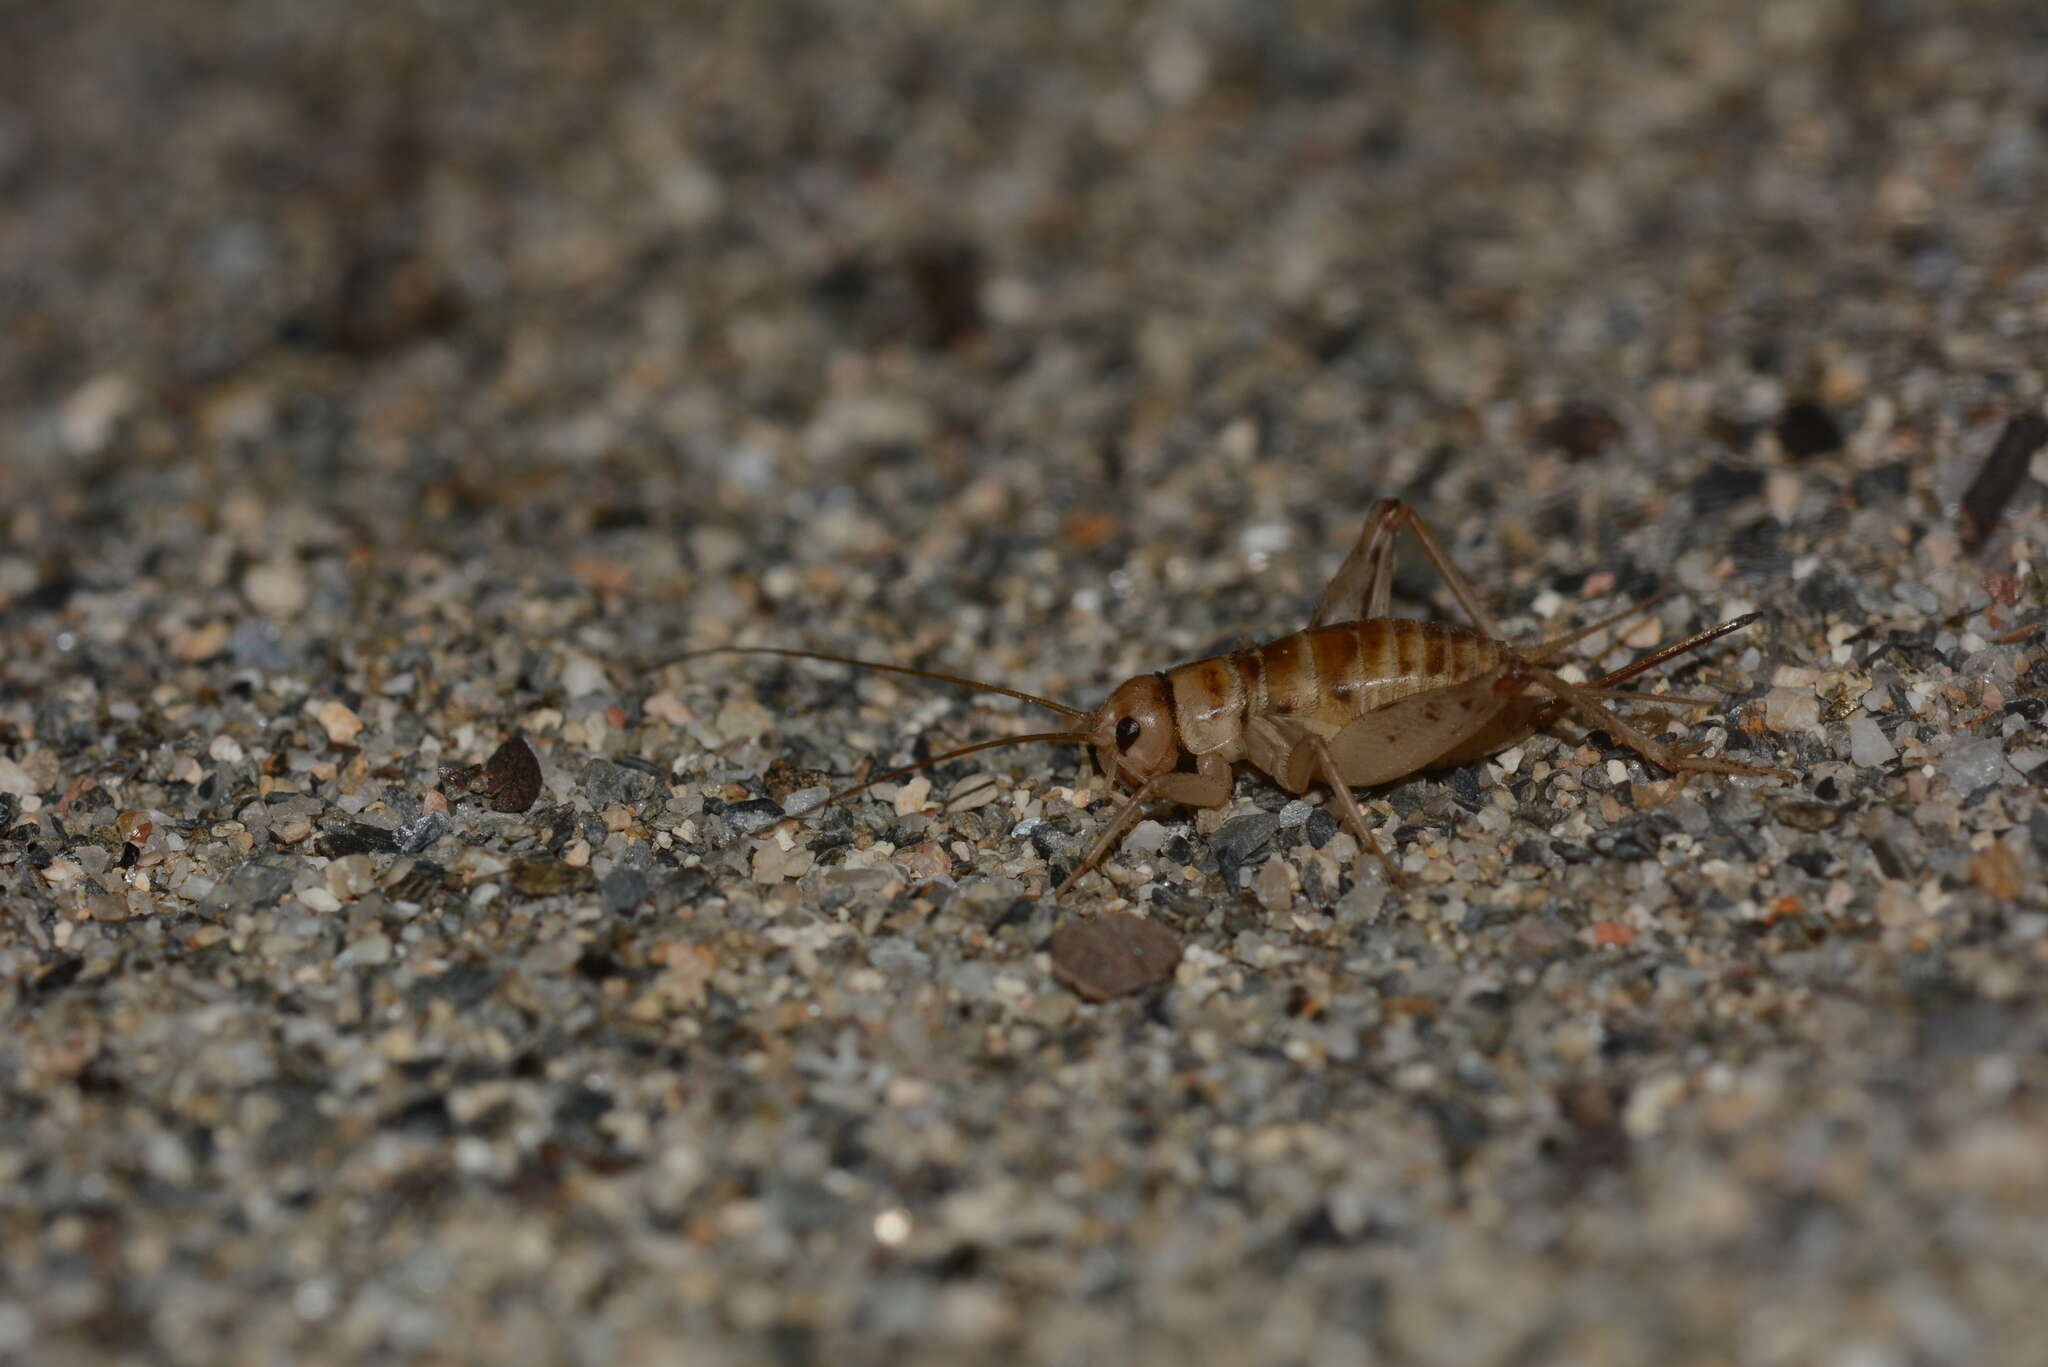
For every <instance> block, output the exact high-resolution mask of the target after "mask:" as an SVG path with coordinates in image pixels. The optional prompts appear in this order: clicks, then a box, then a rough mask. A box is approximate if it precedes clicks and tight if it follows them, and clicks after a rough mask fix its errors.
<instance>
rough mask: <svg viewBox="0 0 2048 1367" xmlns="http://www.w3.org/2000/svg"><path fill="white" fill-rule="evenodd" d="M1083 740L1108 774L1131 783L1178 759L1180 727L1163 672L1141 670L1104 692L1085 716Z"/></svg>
mask: <svg viewBox="0 0 2048 1367" xmlns="http://www.w3.org/2000/svg"><path fill="white" fill-rule="evenodd" d="M1088 744H1089V745H1091V746H1093V747H1094V749H1095V763H1096V765H1097V767H1099V768H1100V769H1101V770H1102V772H1103V774H1104V775H1106V776H1107V777H1109V778H1112V779H1115V780H1117V781H1119V782H1122V783H1128V784H1131V785H1132V786H1134V787H1135V786H1136V785H1138V784H1141V783H1144V782H1145V781H1146V780H1148V779H1153V778H1157V777H1158V776H1159V775H1161V774H1163V773H1166V772H1168V771H1169V770H1171V769H1172V768H1173V767H1174V765H1176V764H1178V763H1179V762H1180V727H1179V726H1178V725H1177V724H1176V723H1175V722H1174V719H1173V695H1172V694H1171V693H1169V692H1168V691H1167V688H1166V676H1165V675H1163V674H1140V675H1139V676H1138V677H1137V678H1135V679H1132V680H1130V681H1129V682H1127V683H1125V684H1123V685H1122V686H1120V687H1119V688H1118V689H1117V690H1116V692H1114V693H1112V694H1110V695H1109V699H1108V701H1106V702H1104V703H1103V704H1102V706H1100V707H1098V708H1096V709H1095V712H1094V715H1092V716H1091V717H1089V719H1088Z"/></svg>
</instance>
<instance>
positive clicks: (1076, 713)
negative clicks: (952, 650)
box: [655, 646, 1088, 783]
mask: <svg viewBox="0 0 2048 1367" xmlns="http://www.w3.org/2000/svg"><path fill="white" fill-rule="evenodd" d="M706 655H780V656H782V657H784V658H785V659H790V660H823V661H824V662H825V663H827V664H835V665H852V666H853V667H854V668H855V669H872V670H876V671H878V672H880V673H883V674H907V675H909V676H910V677H911V678H913V679H931V680H934V681H936V682H938V683H949V684H959V685H960V686H961V687H962V688H978V689H980V690H981V691H982V692H984V693H1000V694H1002V695H1003V696H1004V697H1006V698H1016V699H1017V700H1018V701H1020V702H1028V703H1032V704H1035V705H1036V706H1039V707H1043V708H1048V709H1050V710H1051V711H1054V712H1057V713H1059V714H1060V715H1061V716H1064V717H1085V716H1087V715H1088V714H1087V713H1086V712H1084V711H1082V710H1081V709H1080V708H1078V707H1071V706H1069V705H1067V704H1066V703H1063V702H1055V701H1053V700H1052V699H1051V698H1041V697H1039V696H1038V695H1037V694H1036V693H1026V692H1025V691H1024V690H1023V689H1021V688H1006V687H1004V686H1003V685H1002V684H993V683H989V682H987V681H986V680H982V679H970V678H968V677H967V676H966V675H964V674H946V673H942V672H940V671H939V670H936V669H914V668H912V667H911V666H909V665H892V664H884V663H882V662H881V661H880V660H856V659H854V658H853V657H852V656H851V655H834V654H831V653H830V652H829V651H823V650H791V649H790V648H788V647H787V646H709V647H707V648H705V649H703V650H690V651H685V652H683V653H682V654H681V655H671V656H669V657H668V658H667V659H666V660H663V661H661V662H660V663H659V664H657V665H656V666H655V668H657V669H664V668H666V667H668V666H669V665H672V664H681V663H682V662H684V661H685V660H697V659H702V658H703V657H704V656H706ZM1060 738H1061V739H1066V738H1067V737H1066V736H1065V733H1061V736H1060ZM1022 739H1025V740H1038V739H1044V738H1043V737H1038V736H1027V737H1023V738H1022ZM970 748H972V747H970ZM960 753H962V754H965V753H966V751H961V752H960ZM926 763H936V761H932V760H927V761H926ZM881 781H882V780H881V779H875V780H873V782H876V783H880V782H881Z"/></svg>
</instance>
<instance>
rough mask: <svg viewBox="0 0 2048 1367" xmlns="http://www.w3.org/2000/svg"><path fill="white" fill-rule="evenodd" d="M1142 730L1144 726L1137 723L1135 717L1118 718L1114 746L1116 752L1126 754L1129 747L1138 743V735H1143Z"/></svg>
mask: <svg viewBox="0 0 2048 1367" xmlns="http://www.w3.org/2000/svg"><path fill="white" fill-rule="evenodd" d="M1144 731H1145V728H1144V727H1142V726H1140V725H1139V724H1138V719H1137V718H1136V717H1124V718H1121V719H1119V720H1118V722H1117V724H1116V748H1117V751H1118V753H1120V754H1128V753H1129V752H1130V748H1131V747H1132V746H1133V745H1136V744H1137V743H1138V737H1139V736H1141V735H1143V734H1144Z"/></svg>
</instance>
